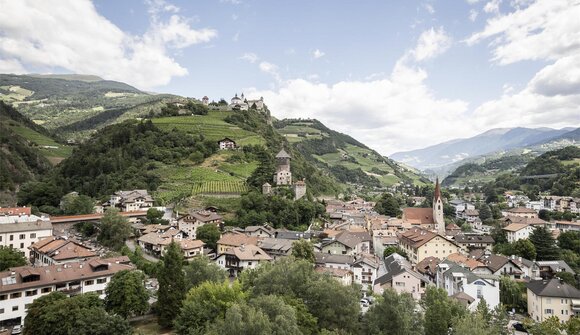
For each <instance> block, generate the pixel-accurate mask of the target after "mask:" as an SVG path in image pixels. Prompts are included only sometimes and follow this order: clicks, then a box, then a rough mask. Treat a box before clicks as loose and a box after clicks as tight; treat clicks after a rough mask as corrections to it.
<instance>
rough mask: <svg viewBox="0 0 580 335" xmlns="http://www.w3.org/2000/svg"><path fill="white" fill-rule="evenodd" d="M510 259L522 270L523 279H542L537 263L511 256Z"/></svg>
mask: <svg viewBox="0 0 580 335" xmlns="http://www.w3.org/2000/svg"><path fill="white" fill-rule="evenodd" d="M510 259H511V260H512V262H514V263H515V264H516V265H517V266H518V267H519V268H520V270H522V272H523V278H526V279H530V278H531V279H541V277H540V268H539V267H538V265H537V264H536V262H534V261H531V260H529V259H525V258H523V257H517V256H515V255H511V256H510Z"/></svg>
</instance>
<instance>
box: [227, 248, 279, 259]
mask: <svg viewBox="0 0 580 335" xmlns="http://www.w3.org/2000/svg"><path fill="white" fill-rule="evenodd" d="M224 254H226V255H234V256H236V257H237V258H238V259H239V260H241V261H269V260H272V257H270V256H269V255H268V254H267V253H266V252H265V251H264V250H262V249H261V248H259V247H257V246H255V245H252V244H250V245H241V246H239V247H235V248H228V249H227V250H226V251H225V252H224Z"/></svg>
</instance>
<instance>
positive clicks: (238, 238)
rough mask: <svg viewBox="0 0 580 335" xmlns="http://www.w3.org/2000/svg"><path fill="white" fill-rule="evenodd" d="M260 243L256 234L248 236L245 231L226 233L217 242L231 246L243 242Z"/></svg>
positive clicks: (247, 243) (249, 243)
mask: <svg viewBox="0 0 580 335" xmlns="http://www.w3.org/2000/svg"><path fill="white" fill-rule="evenodd" d="M257 243H258V238H257V237H255V236H248V235H246V234H243V233H234V232H231V233H225V234H223V235H222V237H221V238H220V239H219V240H218V241H217V244H218V245H220V244H222V245H230V246H240V245H242V244H245V245H251V244H252V245H256V244H257Z"/></svg>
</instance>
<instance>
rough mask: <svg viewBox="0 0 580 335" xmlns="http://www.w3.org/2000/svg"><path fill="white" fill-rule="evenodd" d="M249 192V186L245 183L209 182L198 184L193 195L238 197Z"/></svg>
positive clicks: (194, 187)
mask: <svg viewBox="0 0 580 335" xmlns="http://www.w3.org/2000/svg"><path fill="white" fill-rule="evenodd" d="M247 191H248V186H247V185H246V183H245V182H243V181H207V182H201V183H196V184H195V185H194V186H193V190H192V191H191V193H192V195H199V194H203V195H210V194H224V195H226V194H227V195H238V194H241V193H243V192H247Z"/></svg>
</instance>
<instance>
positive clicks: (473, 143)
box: [390, 127, 580, 170]
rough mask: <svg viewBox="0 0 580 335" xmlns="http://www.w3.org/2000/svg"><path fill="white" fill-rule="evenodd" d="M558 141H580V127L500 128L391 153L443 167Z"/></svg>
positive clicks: (418, 164) (406, 160)
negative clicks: (417, 148) (420, 147)
mask: <svg viewBox="0 0 580 335" xmlns="http://www.w3.org/2000/svg"><path fill="white" fill-rule="evenodd" d="M556 142H563V143H562V145H561V146H565V145H570V144H575V143H578V142H580V128H572V127H569V128H562V129H552V128H522V127H517V128H497V129H491V130H488V131H486V132H484V133H482V134H479V135H477V136H474V137H470V138H465V139H455V140H451V141H448V142H444V143H440V144H436V145H432V146H429V147H426V148H423V149H419V150H412V151H405V152H397V153H395V154H393V155H391V156H390V157H391V158H392V159H394V160H397V161H400V162H402V163H405V164H407V165H410V166H412V167H415V168H417V169H420V170H440V169H441V168H443V167H445V166H447V165H451V164H453V165H457V163H458V162H460V161H463V160H466V159H468V158H473V157H476V156H481V155H487V154H491V153H496V152H501V151H509V150H513V149H521V148H535V147H538V146H542V145H547V144H549V143H556ZM561 146H560V147H561ZM549 149H553V148H549Z"/></svg>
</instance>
